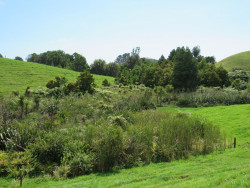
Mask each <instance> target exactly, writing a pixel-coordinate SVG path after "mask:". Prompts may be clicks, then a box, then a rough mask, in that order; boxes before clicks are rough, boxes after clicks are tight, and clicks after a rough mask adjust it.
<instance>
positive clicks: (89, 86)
mask: <svg viewBox="0 0 250 188" xmlns="http://www.w3.org/2000/svg"><path fill="white" fill-rule="evenodd" d="M76 84H77V87H78V88H79V91H80V92H82V93H86V92H88V93H93V92H94V86H95V84H94V78H93V75H92V74H90V71H89V70H86V71H84V72H82V73H81V74H80V76H78V78H77V81H76Z"/></svg>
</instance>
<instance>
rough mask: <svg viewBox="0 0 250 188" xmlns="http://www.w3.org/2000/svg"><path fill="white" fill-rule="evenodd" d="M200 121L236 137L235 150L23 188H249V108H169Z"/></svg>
mask: <svg viewBox="0 0 250 188" xmlns="http://www.w3.org/2000/svg"><path fill="white" fill-rule="evenodd" d="M160 109H161V110H163V111H184V112H190V113H192V114H195V115H197V116H200V117H204V118H206V119H208V120H209V121H211V122H212V123H214V124H216V125H218V126H220V127H221V128H222V129H224V130H226V131H227V132H228V135H229V136H230V138H232V140H233V137H234V136H236V138H237V147H236V148H235V149H234V148H232V149H228V150H226V151H222V152H215V153H212V154H210V155H206V156H197V157H191V158H189V159H187V160H179V161H174V162H170V163H158V164H150V165H147V166H144V167H136V168H132V169H124V170H118V171H114V172H110V173H100V174H91V175H87V176H81V177H78V178H74V179H68V180H61V181H53V180H52V179H51V178H49V177H47V178H46V177H40V178H34V179H25V180H24V187H121V186H123V187H216V186H220V187H249V186H250V183H249V182H250V158H249V156H250V138H249V135H250V117H249V113H250V105H249V104H248V105H233V106H217V107H207V108H205V107H203V108H170V107H162V108H160ZM0 185H1V186H2V187H13V186H17V185H18V182H15V181H14V180H12V179H8V178H1V179H0ZM1 186H0V187H1Z"/></svg>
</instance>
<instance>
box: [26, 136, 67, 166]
mask: <svg viewBox="0 0 250 188" xmlns="http://www.w3.org/2000/svg"><path fill="white" fill-rule="evenodd" d="M68 139H69V138H68V137H65V136H64V135H61V134H58V133H57V132H49V133H47V134H45V135H44V137H39V138H37V140H36V141H35V142H34V143H30V144H29V147H28V148H29V151H30V152H31V154H32V157H34V158H36V160H37V161H38V162H40V163H41V164H52V163H55V164H57V165H60V164H61V159H62V157H63V154H64V149H65V148H64V147H65V145H66V143H67V142H68V141H69V140H68Z"/></svg>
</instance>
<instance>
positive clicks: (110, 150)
mask: <svg viewBox="0 0 250 188" xmlns="http://www.w3.org/2000/svg"><path fill="white" fill-rule="evenodd" d="M54 89H56V88H54ZM217 90H218V91H220V90H219V89H217ZM217 90H216V91H217ZM218 91H217V92H218ZM197 92H198V91H197ZM200 92H201V91H200ZM202 92H203V91H202ZM213 92H215V91H214V90H213ZM230 92H231V91H230ZM233 92H238V91H237V90H233ZM38 93H39V94H38ZM42 93H43V94H42ZM46 93H47V94H46ZM48 93H49V92H48V91H46V92H36V93H35V92H33V91H31V94H30V97H25V98H24V101H25V100H27V101H28V104H29V106H28V110H25V105H24V112H25V113H24V114H25V115H23V116H20V111H21V110H20V109H21V107H20V97H14V98H13V97H12V98H10V100H4V101H1V104H0V130H1V133H2V134H1V137H0V143H1V145H0V146H1V150H5V152H4V153H5V154H3V155H0V157H1V158H3V159H4V160H3V162H2V163H0V164H1V165H2V166H3V172H1V173H2V174H6V175H7V174H11V172H12V170H13V168H12V169H11V168H7V167H8V166H9V164H10V163H9V161H11V160H12V158H13V157H12V155H11V154H9V151H16V152H19V151H23V153H24V154H25V155H24V156H25V159H27V164H28V166H31V167H32V168H31V170H30V171H29V172H28V174H29V175H30V176H33V175H39V174H41V173H45V174H46V173H49V174H51V175H54V176H55V177H56V178H58V179H60V178H66V177H74V176H78V175H84V174H89V173H92V172H102V171H109V170H112V169H118V168H128V167H132V166H138V165H143V164H149V163H150V162H160V161H171V160H174V159H181V158H187V157H189V156H190V155H198V154H207V153H210V152H212V151H214V150H216V149H224V143H223V135H222V134H221V132H220V130H219V129H218V128H217V127H214V126H213V125H211V124H209V123H207V122H206V121H202V120H199V119H197V118H194V117H190V116H189V115H187V114H182V113H177V114H172V113H165V112H160V111H157V110H154V109H155V105H154V103H153V101H155V99H154V97H155V96H154V93H153V92H152V89H148V88H146V87H144V86H134V87H129V86H121V87H119V86H112V87H109V88H108V89H107V88H105V89H103V88H96V91H95V92H94V93H93V94H89V93H88V92H86V93H85V94H79V93H69V94H68V95H66V96H65V95H62V96H61V97H58V98H56V97H49V95H48ZM204 93H209V92H207V91H204ZM36 95H39V99H38V100H39V105H38V106H39V107H37V103H38V102H36V101H34V96H36ZM177 95H182V94H177ZM197 96H199V95H198V94H197ZM223 97H224V98H225V96H223ZM173 98H174V97H173ZM182 98H184V97H182ZM210 98H212V97H210ZM210 98H209V100H210ZM221 98H222V97H221ZM221 98H220V100H222V99H221ZM184 99H185V98H184ZM190 99H191V102H193V100H194V99H193V98H191V97H190ZM243 99H245V98H243ZM199 100H201V102H204V101H205V100H204V99H203V98H202V97H201V99H199ZM206 100H207V101H209V100H208V99H207V98H206ZM216 100H217V99H216ZM223 100H224V101H225V100H226V99H223ZM223 100H222V102H223ZM235 100H237V101H238V102H239V101H241V100H242V98H239V99H238V98H236V99H235ZM205 102H206V101H205ZM209 102H210V101H209ZM241 102H242V101H241ZM243 102H245V101H243ZM24 104H25V103H24ZM32 106H33V107H32ZM26 112H27V113H26ZM5 159H6V160H7V162H6V160H5ZM18 160H19V159H18ZM9 169H10V170H9ZM19 177H21V176H19Z"/></svg>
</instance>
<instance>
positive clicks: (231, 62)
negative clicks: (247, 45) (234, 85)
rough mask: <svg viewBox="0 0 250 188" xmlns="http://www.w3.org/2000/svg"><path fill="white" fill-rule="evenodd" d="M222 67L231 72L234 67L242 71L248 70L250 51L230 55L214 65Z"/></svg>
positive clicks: (249, 67)
mask: <svg viewBox="0 0 250 188" xmlns="http://www.w3.org/2000/svg"><path fill="white" fill-rule="evenodd" d="M216 65H217V66H220V65H222V66H223V67H224V68H225V69H226V70H227V71H232V68H234V67H240V68H242V69H244V70H250V51H247V52H242V53H239V54H235V55H232V56H230V57H227V58H225V59H223V60H222V61H220V62H218V63H216Z"/></svg>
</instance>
